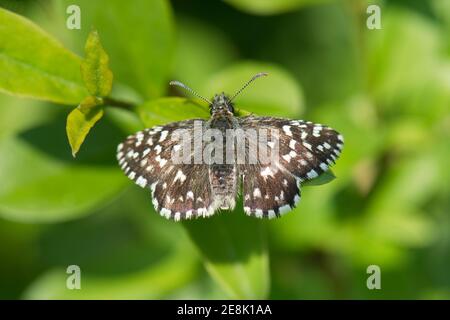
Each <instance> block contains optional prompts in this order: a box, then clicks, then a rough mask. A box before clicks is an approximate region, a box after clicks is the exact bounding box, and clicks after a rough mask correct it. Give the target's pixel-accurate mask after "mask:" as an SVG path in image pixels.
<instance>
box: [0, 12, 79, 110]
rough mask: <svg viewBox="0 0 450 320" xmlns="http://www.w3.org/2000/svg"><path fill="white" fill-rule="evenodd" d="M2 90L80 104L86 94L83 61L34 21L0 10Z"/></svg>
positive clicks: (0, 71) (0, 75) (0, 86)
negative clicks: (82, 73) (81, 66)
mask: <svg viewBox="0 0 450 320" xmlns="http://www.w3.org/2000/svg"><path fill="white" fill-rule="evenodd" d="M0 21H1V27H0V39H1V41H0V90H1V91H3V92H6V93H9V94H14V95H18V96H25V97H31V98H35V99H41V100H48V101H53V102H58V103H63V104H77V103H79V102H80V101H81V100H82V99H83V98H84V97H85V96H86V95H87V91H86V89H85V88H84V85H83V81H82V80H81V75H80V58H79V57H77V56H76V55H74V54H73V53H71V52H70V51H68V50H67V49H65V48H64V47H63V46H62V45H61V44H60V43H59V42H58V41H57V40H55V39H54V38H52V37H51V36H50V35H48V34H47V33H46V32H45V31H43V30H42V29H40V28H39V27H38V26H36V25H35V24H34V23H32V22H31V21H29V20H27V19H25V18H24V17H21V16H19V15H17V14H14V13H12V12H9V11H7V10H4V9H1V8H0Z"/></svg>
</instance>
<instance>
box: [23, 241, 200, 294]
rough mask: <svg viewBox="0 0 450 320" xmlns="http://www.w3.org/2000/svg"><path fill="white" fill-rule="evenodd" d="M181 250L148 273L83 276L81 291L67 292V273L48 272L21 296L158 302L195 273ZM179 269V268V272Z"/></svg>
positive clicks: (188, 256) (188, 253)
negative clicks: (155, 300) (151, 300)
mask: <svg viewBox="0 0 450 320" xmlns="http://www.w3.org/2000/svg"><path fill="white" fill-rule="evenodd" d="M179 247H180V248H179V249H178V250H177V251H175V252H174V253H173V254H172V255H169V256H168V257H167V258H165V259H162V260H161V261H159V262H157V263H155V264H153V265H151V266H150V267H148V269H147V270H142V271H139V272H134V273H128V274H125V275H119V276H117V275H116V276H99V275H89V274H86V273H84V272H83V269H81V272H83V273H82V282H81V290H68V289H67V287H66V281H67V278H68V277H69V276H70V274H67V273H66V270H61V269H58V270H49V271H48V272H47V273H45V274H44V275H42V276H41V277H40V278H38V279H37V280H36V281H35V282H34V283H32V284H31V286H30V287H29V288H28V289H27V290H26V292H25V293H24V298H26V299H113V300H114V299H161V298H163V297H164V296H165V295H167V294H168V293H170V292H171V291H173V290H174V289H178V288H180V287H181V286H183V285H185V284H187V283H189V281H190V280H191V278H192V275H193V272H194V271H195V268H196V264H195V259H194V258H193V257H192V251H191V250H186V249H185V247H182V246H179ZM180 266H182V267H181V268H180Z"/></svg>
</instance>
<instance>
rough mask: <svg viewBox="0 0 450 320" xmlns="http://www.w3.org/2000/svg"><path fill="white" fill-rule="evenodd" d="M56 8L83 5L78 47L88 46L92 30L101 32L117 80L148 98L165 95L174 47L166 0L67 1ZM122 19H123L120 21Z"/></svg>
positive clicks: (59, 2)
mask: <svg viewBox="0 0 450 320" xmlns="http://www.w3.org/2000/svg"><path fill="white" fill-rule="evenodd" d="M56 2H57V4H56V7H57V9H58V10H59V11H60V12H64V11H65V8H67V6H68V5H79V6H80V8H82V11H83V13H82V14H83V17H82V19H83V20H82V23H83V27H82V28H81V30H79V31H74V33H75V35H72V37H74V38H75V39H74V40H75V41H76V43H78V46H81V45H83V44H84V42H85V41H86V39H87V36H88V33H89V31H90V28H91V27H94V28H95V29H96V30H98V32H99V34H100V35H101V37H102V44H103V46H104V48H105V50H106V52H108V54H109V55H110V57H111V69H112V70H113V71H114V75H115V77H116V79H119V80H120V82H122V83H124V84H126V85H129V86H130V87H132V88H134V89H135V90H136V91H137V92H139V94H140V95H142V96H143V97H145V98H155V97H159V96H162V95H164V93H165V92H166V87H167V82H168V72H169V70H170V68H171V58H172V56H173V48H174V27H173V18H172V12H171V8H170V5H169V2H168V1H166V0H152V1H147V0H136V1H133V5H132V6H130V4H129V3H127V2H126V1H122V0H97V1H91V0H75V1H72V0H63V1H56ZM117 17H120V19H117Z"/></svg>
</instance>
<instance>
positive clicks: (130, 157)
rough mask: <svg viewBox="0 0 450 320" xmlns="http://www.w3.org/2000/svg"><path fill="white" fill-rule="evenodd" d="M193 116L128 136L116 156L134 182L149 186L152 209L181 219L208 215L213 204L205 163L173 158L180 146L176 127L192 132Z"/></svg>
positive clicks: (168, 216)
mask: <svg viewBox="0 0 450 320" xmlns="http://www.w3.org/2000/svg"><path fill="white" fill-rule="evenodd" d="M194 122H196V123H200V124H202V123H204V120H201V119H195V120H187V121H181V122H174V123H171V124H168V125H166V126H156V127H153V128H150V129H145V130H143V131H140V132H138V133H136V134H134V135H131V136H129V137H128V138H127V139H126V140H125V141H124V142H123V143H121V144H120V145H119V146H118V152H117V159H118V161H119V165H120V166H121V168H122V170H123V171H124V172H125V174H126V175H127V176H128V177H129V178H130V179H132V180H133V181H134V182H135V183H136V184H138V185H139V186H141V187H143V188H149V189H150V190H151V193H152V197H153V205H154V207H155V209H156V210H157V211H158V212H159V213H160V214H161V215H163V216H165V217H166V218H170V219H175V220H180V219H189V218H195V217H198V216H208V215H211V214H212V213H213V212H214V209H213V208H212V196H211V188H210V186H209V179H208V166H207V165H206V164H193V159H192V158H193V156H194V155H193V153H191V154H190V156H189V157H190V158H191V162H190V163H189V164H184V163H179V162H174V161H173V160H174V159H173V150H174V148H175V149H176V148H180V147H181V145H180V141H179V137H178V136H177V137H174V135H175V134H176V133H177V132H179V131H177V130H185V132H184V133H185V134H191V135H192V136H193V131H194Z"/></svg>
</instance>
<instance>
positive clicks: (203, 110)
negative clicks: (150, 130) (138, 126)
mask: <svg viewBox="0 0 450 320" xmlns="http://www.w3.org/2000/svg"><path fill="white" fill-rule="evenodd" d="M138 112H139V115H140V117H141V120H142V121H143V122H144V124H145V125H146V126H147V127H153V126H155V125H161V124H167V123H170V122H174V121H181V120H188V119H195V118H203V119H208V118H209V110H208V106H207V105H205V103H204V102H203V104H200V103H198V104H197V103H196V102H194V101H193V100H188V99H185V98H175V97H172V98H160V99H156V100H151V101H149V102H146V103H144V104H143V105H141V106H139V107H138Z"/></svg>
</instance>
